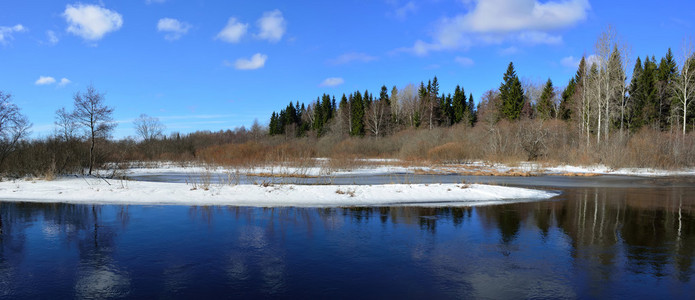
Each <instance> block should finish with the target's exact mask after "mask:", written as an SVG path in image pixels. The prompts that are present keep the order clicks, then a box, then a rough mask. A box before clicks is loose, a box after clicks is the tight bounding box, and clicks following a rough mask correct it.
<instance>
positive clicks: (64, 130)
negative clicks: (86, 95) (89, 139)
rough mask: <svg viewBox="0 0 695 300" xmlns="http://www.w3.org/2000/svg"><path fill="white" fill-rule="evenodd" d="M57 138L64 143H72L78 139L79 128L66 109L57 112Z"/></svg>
mask: <svg viewBox="0 0 695 300" xmlns="http://www.w3.org/2000/svg"><path fill="white" fill-rule="evenodd" d="M55 126H56V136H57V137H58V138H59V139H60V140H62V141H64V142H70V141H73V140H76V139H77V134H76V132H77V127H78V124H76V123H75V118H73V116H72V113H71V112H68V111H67V110H65V107H63V108H61V109H59V110H57V111H56V120H55Z"/></svg>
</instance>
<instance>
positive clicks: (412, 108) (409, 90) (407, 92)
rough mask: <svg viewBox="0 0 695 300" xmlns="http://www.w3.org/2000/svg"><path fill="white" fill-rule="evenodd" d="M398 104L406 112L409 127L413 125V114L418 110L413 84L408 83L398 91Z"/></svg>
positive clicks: (416, 95) (417, 100) (415, 90)
mask: <svg viewBox="0 0 695 300" xmlns="http://www.w3.org/2000/svg"><path fill="white" fill-rule="evenodd" d="M398 102H399V104H400V105H399V106H400V107H402V109H403V113H404V114H406V117H407V122H408V124H409V125H410V126H411V127H415V115H416V114H417V113H418V110H419V106H420V105H419V99H418V94H417V89H416V88H415V85H414V84H412V83H410V84H408V85H406V86H405V87H404V88H403V89H401V90H400V91H399V92H398Z"/></svg>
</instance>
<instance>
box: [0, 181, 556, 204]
mask: <svg viewBox="0 0 695 300" xmlns="http://www.w3.org/2000/svg"><path fill="white" fill-rule="evenodd" d="M109 183H110V185H109ZM558 194H559V193H558V192H552V191H541V190H532V189H524V188H512V187H502V186H491V185H479V184H472V185H463V184H430V185H424V184H412V185H405V184H393V185H372V186H366V185H340V186H336V185H275V186H260V185H211V186H209V187H207V190H206V189H204V188H202V187H201V186H197V188H195V189H193V186H192V185H189V184H182V183H156V182H138V181H121V180H109V181H108V183H107V181H105V180H102V179H97V178H87V179H85V178H61V179H57V180H54V181H40V180H37V181H26V180H17V181H5V182H0V201H26V202H49V203H56V202H57V203H79V204H138V205H233V206H260V207H271V206H301V207H335V206H384V205H389V206H391V205H422V206H476V205H490V204H500V203H509V202H525V201H533V200H542V199H548V198H552V197H554V196H556V195H558Z"/></svg>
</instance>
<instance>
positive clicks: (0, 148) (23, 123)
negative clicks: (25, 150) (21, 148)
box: [0, 91, 31, 167]
mask: <svg viewBox="0 0 695 300" xmlns="http://www.w3.org/2000/svg"><path fill="white" fill-rule="evenodd" d="M29 128H31V123H29V120H28V119H27V117H26V116H24V115H23V114H22V113H21V112H20V111H19V107H17V105H16V104H14V103H12V95H10V94H8V93H4V92H2V91H0V167H1V166H2V165H3V164H4V162H5V159H7V156H9V155H10V153H12V152H13V151H14V150H15V149H16V147H17V143H18V142H19V141H20V140H21V139H23V138H24V137H26V136H27V135H28V134H29Z"/></svg>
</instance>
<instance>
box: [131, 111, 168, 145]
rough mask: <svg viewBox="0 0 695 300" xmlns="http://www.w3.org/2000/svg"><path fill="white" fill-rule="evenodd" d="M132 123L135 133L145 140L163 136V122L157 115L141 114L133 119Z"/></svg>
mask: <svg viewBox="0 0 695 300" xmlns="http://www.w3.org/2000/svg"><path fill="white" fill-rule="evenodd" d="M133 125H135V131H136V132H137V134H138V135H139V136H140V137H142V139H143V140H144V141H145V142H149V141H151V140H154V139H158V138H161V137H163V136H164V124H162V122H160V121H159V118H157V117H150V116H148V115H146V114H141V115H140V117H138V118H137V119H135V121H133Z"/></svg>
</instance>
